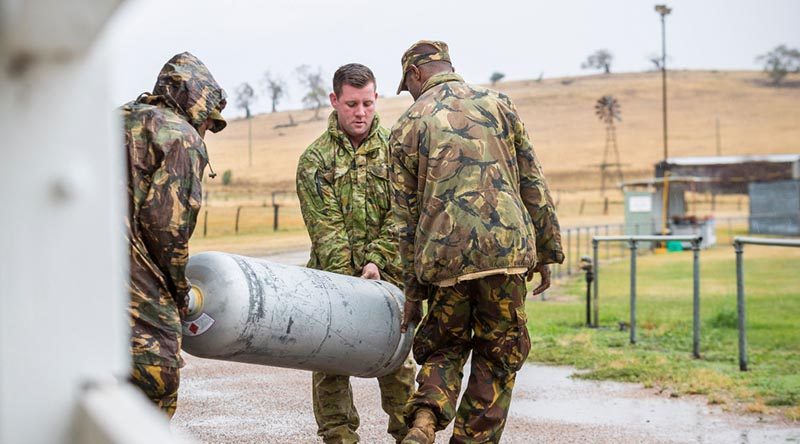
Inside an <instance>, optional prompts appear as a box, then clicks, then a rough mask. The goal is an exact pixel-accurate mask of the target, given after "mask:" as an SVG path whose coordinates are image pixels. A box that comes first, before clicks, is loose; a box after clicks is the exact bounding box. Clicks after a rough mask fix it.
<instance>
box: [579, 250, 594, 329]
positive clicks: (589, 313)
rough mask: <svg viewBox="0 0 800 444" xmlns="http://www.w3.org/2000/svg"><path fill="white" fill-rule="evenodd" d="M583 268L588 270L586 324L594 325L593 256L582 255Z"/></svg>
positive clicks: (588, 325) (585, 270)
mask: <svg viewBox="0 0 800 444" xmlns="http://www.w3.org/2000/svg"><path fill="white" fill-rule="evenodd" d="M581 270H583V271H584V272H586V326H587V327H591V326H592V311H591V310H592V280H593V279H594V274H593V273H592V258H590V257H589V256H583V257H581Z"/></svg>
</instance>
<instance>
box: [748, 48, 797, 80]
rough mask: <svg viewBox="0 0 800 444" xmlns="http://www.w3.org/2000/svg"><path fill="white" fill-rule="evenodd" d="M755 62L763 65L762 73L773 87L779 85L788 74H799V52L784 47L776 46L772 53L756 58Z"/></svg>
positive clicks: (795, 49)
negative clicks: (767, 77) (770, 81)
mask: <svg viewBox="0 0 800 444" xmlns="http://www.w3.org/2000/svg"><path fill="white" fill-rule="evenodd" d="M756 61H757V62H763V63H764V72H765V73H767V75H768V76H769V78H770V80H772V84H773V85H778V84H780V83H781V82H782V81H783V79H784V77H786V75H787V74H789V73H790V72H800V51H798V50H797V48H787V47H786V45H780V46H776V47H775V49H773V50H772V51H770V52H768V53H766V54H762V55H760V56H758V57H756Z"/></svg>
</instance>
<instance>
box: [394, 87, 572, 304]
mask: <svg viewBox="0 0 800 444" xmlns="http://www.w3.org/2000/svg"><path fill="white" fill-rule="evenodd" d="M389 146H390V150H391V153H392V154H391V156H392V174H391V184H392V188H393V193H394V204H395V206H394V211H395V215H396V218H397V230H398V231H399V236H400V244H399V248H400V255H401V258H402V266H403V272H404V278H403V280H404V281H405V285H406V297H408V298H410V299H412V300H420V299H423V298H425V293H426V289H425V285H427V284H436V285H442V286H447V285H452V284H454V283H456V282H457V281H460V280H464V279H475V278H479V277H483V276H488V275H492V274H499V273H508V274H520V273H525V272H526V271H528V270H529V269H530V268H531V267H533V266H534V265H535V264H536V263H537V262H539V263H544V264H549V263H554V262H558V263H560V262H562V261H563V260H564V254H563V252H562V249H561V235H560V231H559V225H558V219H557V218H556V213H555V208H554V206H553V202H552V199H551V197H550V193H549V190H548V188H547V183H546V182H545V178H544V175H543V174H542V168H541V165H540V164H539V162H538V160H537V159H536V156H535V154H534V152H533V147H532V146H531V142H530V139H529V138H528V134H527V131H526V130H525V126H524V125H523V123H522V120H520V118H519V115H518V114H517V111H516V109H515V107H514V105H513V103H512V102H511V99H509V98H508V97H507V96H506V95H504V94H501V93H498V92H496V91H492V90H490V89H486V88H480V87H475V86H471V85H468V84H466V83H464V81H463V79H461V77H460V76H458V75H456V74H454V73H440V74H436V75H434V76H432V77H431V78H430V79H429V80H428V81H427V82H426V83H425V85H423V87H422V93H421V95H420V96H419V97H418V98H417V100H416V102H414V104H413V105H411V107H409V109H408V110H407V111H406V112H405V113H404V114H403V115H402V116H401V117H400V119H399V120H398V122H397V124H396V125H395V126H394V128H393V129H392V134H391V139H390V142H389Z"/></svg>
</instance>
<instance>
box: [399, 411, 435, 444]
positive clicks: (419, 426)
mask: <svg viewBox="0 0 800 444" xmlns="http://www.w3.org/2000/svg"><path fill="white" fill-rule="evenodd" d="M435 433H436V416H435V415H434V414H433V412H432V411H431V410H430V409H419V410H417V412H416V414H415V416H414V424H413V425H412V426H411V429H409V431H408V434H407V435H406V437H405V438H404V439H403V442H402V444H433V442H434V434H435Z"/></svg>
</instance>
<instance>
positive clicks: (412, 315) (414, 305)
mask: <svg viewBox="0 0 800 444" xmlns="http://www.w3.org/2000/svg"><path fill="white" fill-rule="evenodd" d="M421 320H422V301H409V300H406V303H405V304H404V305H403V322H402V323H401V324H400V333H405V332H406V331H407V330H408V326H409V324H415V325H418V324H419V321H421Z"/></svg>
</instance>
